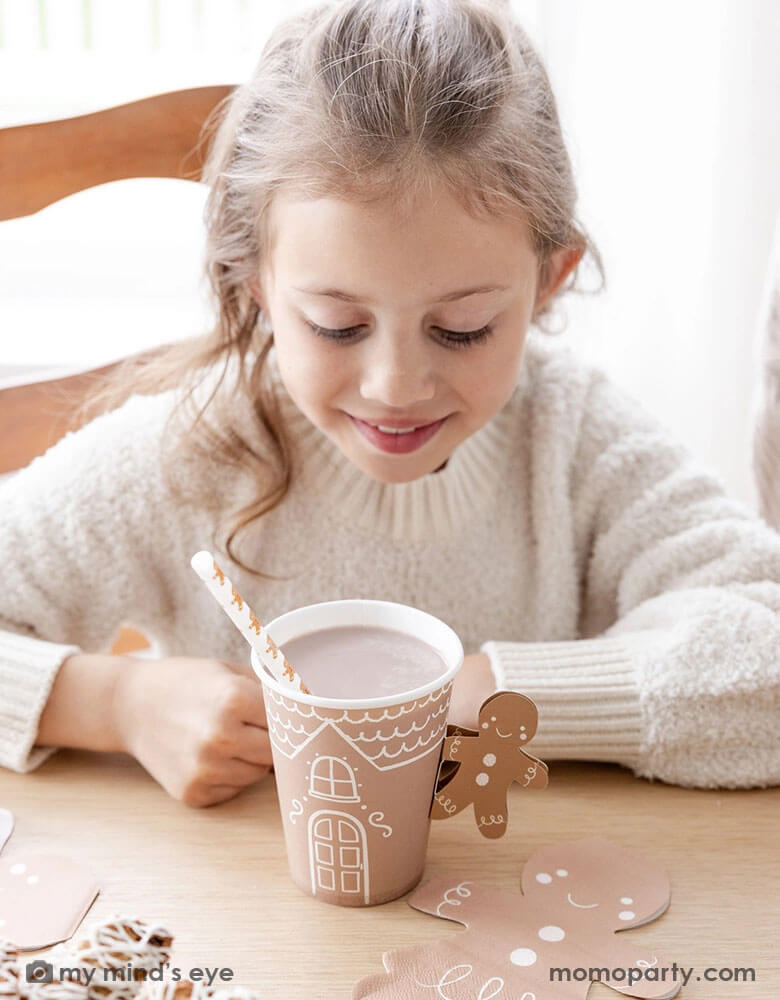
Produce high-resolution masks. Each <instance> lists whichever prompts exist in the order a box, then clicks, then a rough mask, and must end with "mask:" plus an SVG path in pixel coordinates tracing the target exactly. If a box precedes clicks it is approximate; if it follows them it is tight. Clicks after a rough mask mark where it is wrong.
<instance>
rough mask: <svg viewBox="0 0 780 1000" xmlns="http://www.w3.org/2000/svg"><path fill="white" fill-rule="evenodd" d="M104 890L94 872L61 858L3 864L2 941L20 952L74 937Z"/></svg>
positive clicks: (17, 859)
mask: <svg viewBox="0 0 780 1000" xmlns="http://www.w3.org/2000/svg"><path fill="white" fill-rule="evenodd" d="M99 891H100V887H99V886H98V884H97V882H96V881H95V879H94V878H93V876H92V874H91V872H90V871H89V870H88V869H87V868H86V867H85V866H84V865H82V864H79V862H77V861H74V860H73V859H72V858H65V857H61V856H60V855H57V854H33V855H16V857H12V858H8V859H5V858H3V859H0V937H3V938H6V939H7V940H8V941H12V942H13V943H14V944H15V945H16V947H17V948H19V950H20V951H24V950H28V951H29V950H37V949H39V948H48V947H49V945H52V944H56V943H57V942H58V941H64V940H65V939H67V938H69V937H71V936H72V934H73V933H74V931H75V930H76V928H77V927H78V926H79V924H80V923H81V921H82V920H83V918H84V915H85V914H86V912H87V911H88V910H89V908H90V906H91V905H92V903H93V902H94V900H95V898H96V896H97V894H98V892H99Z"/></svg>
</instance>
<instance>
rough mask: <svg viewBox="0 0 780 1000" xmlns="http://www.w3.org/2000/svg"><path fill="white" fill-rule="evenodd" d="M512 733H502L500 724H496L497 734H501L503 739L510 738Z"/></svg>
mask: <svg viewBox="0 0 780 1000" xmlns="http://www.w3.org/2000/svg"><path fill="white" fill-rule="evenodd" d="M511 735H512V734H511V733H502V732H501V730H500V729H499V728H498V726H496V736H500V737H501V739H502V740H508V739H509V737H510V736H511Z"/></svg>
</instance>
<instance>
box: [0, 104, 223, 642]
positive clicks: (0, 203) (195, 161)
mask: <svg viewBox="0 0 780 1000" xmlns="http://www.w3.org/2000/svg"><path fill="white" fill-rule="evenodd" d="M232 90H233V87H232V86H220V87H196V88H193V89H190V90H179V91H173V92H171V93H166V94H158V95H156V96H154V97H149V98H146V99H144V100H140V101H134V102H132V103H130V104H123V105H120V106H118V107H113V108H108V109H106V110H103V111H97V112H94V113H92V114H87V115H80V116H78V117H76V118H65V119H61V120H59V121H50V122H40V123H36V124H31V125H19V126H15V127H13V128H6V129H0V221H3V220H6V219H14V218H19V217H22V216H25V215H31V214H32V213H33V212H37V211H39V210H40V209H42V208H45V207H46V206H47V205H50V204H52V203H53V202H55V201H59V200H60V199H61V198H65V197H67V196H68V195H71V194H75V193H76V192H78V191H83V190H86V189H87V188H90V187H95V186H97V185H98V184H106V183H108V182H109V181H116V180H124V179H126V178H132V177H172V178H179V179H182V180H192V181H200V179H201V175H202V170H203V164H204V161H205V154H206V152H207V150H208V143H209V141H210V139H211V137H212V135H211V133H210V132H209V130H208V129H205V130H204V126H205V125H206V124H207V123H208V120H209V116H210V115H211V113H212V111H213V110H214V109H215V108H216V106H217V105H218V104H219V102H220V101H222V100H223V99H224V98H225V97H227V96H228V94H230V93H231V91H232ZM114 367H115V365H104V366H102V367H100V368H95V369H90V370H88V371H83V372H78V373H76V374H72V375H68V376H65V377H60V378H49V379H40V380H37V381H36V380H32V379H31V380H30V381H24V382H22V383H21V384H18V380H16V381H17V384H13V385H12V386H10V387H7V388H0V475H3V474H5V473H10V472H13V471H15V470H17V469H20V468H22V467H23V466H25V465H27V464H28V463H29V462H30V461H32V459H33V458H35V457H36V456H37V455H42V454H43V453H44V452H45V451H46V450H47V449H48V448H50V447H51V445H53V444H54V443H55V442H56V441H58V440H59V438H60V437H62V436H63V435H64V434H65V433H66V432H67V431H68V430H74V429H76V427H77V423H76V422H75V420H74V419H73V414H74V413H75V412H76V410H77V408H78V406H79V405H80V404H81V402H82V401H83V399H84V397H85V394H86V393H87V391H88V389H89V386H90V384H91V383H92V381H93V379H94V376H95V375H96V374H100V373H103V372H106V371H109V370H111V369H112V368H114ZM146 647H148V643H147V641H146V639H145V638H144V637H143V636H142V635H140V634H139V633H138V632H134V631H133V630H131V629H121V630H120V631H119V634H118V636H117V638H116V641H115V642H114V645H113V646H112V652H114V653H122V652H133V651H136V650H139V649H143V648H146Z"/></svg>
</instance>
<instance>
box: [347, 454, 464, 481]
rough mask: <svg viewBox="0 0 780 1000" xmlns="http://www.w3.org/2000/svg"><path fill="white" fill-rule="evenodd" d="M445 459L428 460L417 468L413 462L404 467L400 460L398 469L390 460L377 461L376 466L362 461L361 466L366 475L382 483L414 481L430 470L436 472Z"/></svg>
mask: <svg viewBox="0 0 780 1000" xmlns="http://www.w3.org/2000/svg"><path fill="white" fill-rule="evenodd" d="M445 461H446V459H441V461H436V462H426V463H425V464H423V465H418V466H417V467H416V468H415V467H414V466H413V464H412V463H411V462H409V463H407V464H406V465H404V466H403V467H402V465H401V463H400V462H399V464H398V468H397V469H393V468H392V465H391V463H389V462H385V463H380V462H377V465H376V467H374V466H368V465H366V464H363V463H361V464H360V468H361V469H362V470H363V472H365V473H366V475H368V476H370V477H371V478H372V479H376V480H377V482H380V483H413V482H414V481H415V479H422V477H423V476H427V475H428V473H429V472H435V471H436V469H438V468H439V466H441V465H443V464H444V462H445Z"/></svg>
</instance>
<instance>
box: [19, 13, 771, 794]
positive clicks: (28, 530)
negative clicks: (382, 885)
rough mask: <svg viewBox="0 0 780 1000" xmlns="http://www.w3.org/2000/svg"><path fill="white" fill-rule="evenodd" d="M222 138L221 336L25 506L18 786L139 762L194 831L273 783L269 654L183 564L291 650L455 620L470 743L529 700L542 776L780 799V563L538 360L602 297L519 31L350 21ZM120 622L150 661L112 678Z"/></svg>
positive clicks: (266, 63) (595, 380) (282, 57)
mask: <svg viewBox="0 0 780 1000" xmlns="http://www.w3.org/2000/svg"><path fill="white" fill-rule="evenodd" d="M224 111H225V113H224V115H223V116H222V118H221V122H220V125H219V130H218V132H217V135H216V139H215V142H214V144H213V146H212V149H211V153H210V161H209V168H208V175H207V176H208V179H209V181H210V183H211V193H210V198H209V202H208V209H207V221H208V229H209V236H208V274H209V277H210V280H211V284H212V287H213V290H214V292H215V295H216V300H217V303H218V309H219V318H218V322H217V324H216V327H215V329H214V331H213V332H212V333H211V334H210V335H208V336H206V337H204V338H202V339H198V340H196V341H193V342H190V343H187V344H184V345H178V346H174V347H169V348H167V349H166V350H165V351H164V352H163V353H162V355H161V356H160V357H159V358H158V359H157V361H156V362H154V363H152V364H150V365H147V366H146V367H145V368H144V369H143V370H142V371H141V372H137V373H133V372H127V371H125V372H124V373H123V374H122V376H121V378H122V379H123V381H122V385H121V386H119V387H117V388H115V389H114V390H112V391H113V396H112V397H111V398H110V400H108V402H109V403H110V404H116V402H117V399H118V395H117V394H118V393H120V392H122V391H123V392H124V395H125V396H126V397H129V398H126V399H125V401H124V402H123V404H122V405H121V406H120V407H119V408H118V409H114V410H113V411H111V412H107V413H105V414H103V415H101V416H99V417H98V418H97V419H95V420H94V421H93V422H92V423H90V424H88V425H87V426H86V427H84V428H83V429H82V430H81V431H80V432H78V433H76V434H71V435H69V436H68V437H66V438H65V439H64V440H62V441H61V442H60V443H59V444H57V445H56V446H55V447H54V448H52V449H50V451H49V452H48V453H47V454H46V455H45V456H43V457H41V458H39V459H37V460H36V461H35V462H33V463H32V465H30V466H29V467H28V468H27V469H25V470H24V471H22V472H21V473H19V474H18V475H17V476H15V477H14V478H12V479H11V480H10V481H8V482H7V483H6V484H5V485H4V487H3V489H2V494H1V495H0V501H1V502H0V510H1V511H2V514H1V517H2V521H1V522H0V565H2V567H3V587H2V593H1V595H0V620H1V621H2V626H3V628H4V631H3V632H2V634H1V635H0V713H1V716H0V718H1V720H2V726H0V763H2V764H3V765H4V766H5V767H8V768H12V769H14V770H17V771H29V770H31V769H33V768H35V767H37V766H38V765H39V764H40V763H41V762H42V761H43V760H45V759H46V758H47V757H48V756H49V755H51V754H52V753H54V752H55V750H56V748H57V747H62V746H71V747H87V748H91V749H94V750H100V751H118V750H119V751H126V752H128V753H130V754H132V755H134V756H135V757H136V758H137V759H138V760H139V761H140V762H141V764H142V765H143V766H144V767H145V768H146V769H147V770H148V771H149V772H150V774H152V775H153V776H154V778H156V779H157V781H159V782H160V784H162V785H163V787H164V788H165V789H167V791H168V792H169V793H170V794H171V795H173V796H176V797H178V798H180V799H182V800H183V801H184V802H186V803H189V804H192V805H209V804H211V803H215V802H219V801H222V800H224V799H227V798H230V797H231V796H234V795H235V794H237V792H239V791H240V790H241V789H242V788H243V787H245V786H247V785H250V784H252V783H254V782H256V781H258V780H259V779H261V778H262V777H263V776H264V775H265V774H266V772H267V770H268V768H269V764H270V759H271V758H270V747H269V741H268V734H267V730H266V726H265V723H266V719H265V714H264V709H263V703H262V696H261V691H260V687H259V684H258V683H257V682H256V680H255V679H253V675H252V672H251V671H250V670H249V669H248V667H247V666H246V663H247V650H246V648H245V643H244V640H243V639H242V638H241V636H240V635H239V633H238V632H237V631H236V630H235V629H234V628H232V627H230V626H229V625H228V624H227V623H226V622H225V620H224V616H223V614H222V612H221V610H220V609H219V608H218V607H217V606H216V605H215V603H214V601H213V600H212V598H211V596H210V595H209V594H208V593H207V592H206V590H205V588H203V587H202V586H201V585H200V584H199V583H198V581H197V580H196V579H195V577H194V575H193V573H192V571H191V569H190V566H189V559H190V556H191V555H192V554H193V552H195V551H196V550H198V549H200V548H203V547H204V546H211V547H212V549H213V551H214V552H215V554H216V555H217V558H218V560H220V561H222V562H223V564H224V567H225V569H226V571H227V572H228V573H229V575H230V576H231V577H232V578H233V580H234V582H235V583H236V586H237V587H238V589H239V590H240V591H241V592H242V593H244V594H245V595H246V596H247V599H248V600H249V601H250V603H251V604H252V605H253V607H255V608H256V609H257V610H258V612H259V613H260V615H261V617H262V619H263V620H265V621H268V620H270V619H272V618H273V617H275V616H276V615H278V614H280V613H281V612H283V611H286V610H288V609H290V608H292V607H296V606H299V605H303V604H309V603H314V602H317V601H322V600H330V599H338V598H342V597H354V596H361V597H367V598H380V599H386V600H393V601H399V602H402V603H406V604H412V605H416V606H418V607H421V608H423V609H424V610H426V611H429V612H431V613H433V614H435V615H438V616H439V617H441V618H442V619H443V620H444V621H446V622H448V623H449V624H450V625H451V626H452V627H453V628H455V630H456V631H457V632H458V633H459V635H460V637H461V639H462V641H463V644H464V648H465V651H466V653H467V656H466V661H465V664H464V667H463V670H462V672H461V674H460V675H459V677H458V681H457V684H456V688H455V693H454V700H453V706H452V720H453V721H455V722H458V723H461V724H464V725H473V723H474V721H475V718H476V712H477V709H478V707H479V705H480V703H481V702H482V700H483V699H484V698H485V697H486V696H487V695H488V694H489V693H490V692H492V691H493V690H495V689H496V687H505V688H512V689H516V690H518V691H521V692H524V693H525V694H527V695H529V696H530V697H532V698H533V699H534V700H535V702H536V703H537V705H538V707H539V714H540V725H539V730H538V735H537V737H536V739H535V742H534V749H535V751H536V752H537V753H538V754H539V755H540V756H541V757H542V758H544V759H546V760H554V759H559V758H579V759H583V760H595V761H613V762H618V763H620V764H623V765H625V766H627V767H630V768H632V769H633V770H634V772H635V773H636V774H638V775H641V776H644V777H649V778H660V779H663V780H665V781H669V782H676V783H679V784H683V785H693V786H708V787H712V786H729V787H736V786H751V785H765V784H768V783H772V782H776V781H778V780H779V779H780V742H779V741H778V739H777V732H776V730H777V722H778V710H779V709H780V662H779V661H780V657H779V656H778V650H779V649H780V539H779V538H778V536H777V535H776V534H775V533H774V532H773V531H771V530H770V529H769V528H768V527H767V526H766V525H765V524H764V523H763V522H762V521H761V520H759V519H758V518H757V517H756V516H755V515H754V514H753V513H752V512H751V511H750V510H749V509H747V508H746V507H745V506H743V505H741V504H738V503H735V502H733V501H731V500H729V499H727V498H726V497H725V496H724V495H723V492H722V490H721V487H720V485H719V483H718V481H717V480H716V479H715V478H714V477H713V476H711V475H709V474H708V473H706V472H705V471H702V470H701V469H700V468H698V467H697V466H696V465H695V464H694V463H693V462H692V461H691V459H690V458H689V457H688V456H687V455H686V453H685V452H684V451H683V449H682V448H681V447H679V446H678V445H677V444H675V443H674V442H672V441H670V440H669V439H668V437H667V435H666V434H665V432H664V431H663V430H662V429H661V428H660V427H659V426H658V425H657V424H656V423H655V422H654V421H653V420H652V419H651V418H650V417H649V416H647V415H646V414H645V413H644V412H643V411H641V410H640V409H639V408H638V406H637V405H636V404H635V403H634V402H632V401H631V400H629V399H628V398H626V397H625V396H624V395H623V394H621V393H620V392H619V391H618V390H617V389H615V388H614V387H613V386H611V385H610V384H609V383H608V382H607V380H606V379H605V377H604V376H603V375H602V374H601V373H600V372H598V371H596V370H592V369H590V368H587V367H585V366H583V365H581V364H580V363H578V362H576V361H575V360H574V359H573V358H572V357H570V356H569V355H568V354H567V353H565V352H562V351H560V350H552V349H551V348H550V347H549V346H547V344H546V343H545V338H544V336H543V334H544V331H545V330H546V328H547V327H546V318H548V317H549V314H550V311H551V307H552V305H553V303H554V302H555V301H556V300H557V299H559V298H560V297H561V296H562V295H563V294H564V292H565V291H566V290H567V289H568V288H570V287H571V286H572V284H573V283H574V281H575V280H576V276H577V274H578V272H579V267H580V264H581V262H582V260H583V257H584V256H585V255H586V254H589V255H590V256H591V257H592V258H593V260H594V261H595V263H596V265H597V267H598V269H599V270H600V271H601V272H602V277H603V270H602V269H601V261H600V258H599V255H598V251H597V250H596V248H595V246H594V245H593V244H592V243H591V241H590V239H589V238H588V236H587V235H586V234H585V232H584V231H583V230H582V228H581V227H580V226H579V225H578V223H577V221H576V220H575V218H574V208H575V202H576V191H575V185H574V182H573V179H572V176H571V167H570V162H569V158H568V156H567V153H566V149H565V147H564V143H563V139H562V136H561V130H560V125H559V121H558V116H557V110H556V105H555V101H554V98H553V95H552V93H551V91H550V85H549V81H548V77H547V75H546V73H545V70H544V68H543V66H542V64H541V62H540V60H539V58H538V56H537V54H536V53H535V52H534V50H533V48H532V47H531V45H530V44H529V41H528V39H527V37H526V35H525V34H524V33H523V31H522V30H521V28H520V27H519V26H518V25H517V24H516V23H514V21H513V19H512V16H511V14H510V12H509V10H508V8H507V7H505V6H502V5H501V4H500V2H499V0H492V2H491V0H383V2H379V3H378V2H376V0H340V2H336V3H327V4H321V5H319V6H317V7H315V8H313V9H311V10H310V11H308V12H306V13H304V14H301V15H297V16H296V17H294V18H292V19H290V20H288V21H287V22H286V23H284V24H282V25H280V26H279V27H278V28H277V29H276V31H275V32H274V33H273V35H272V36H271V38H270V40H269V41H268V43H267V44H266V46H265V49H264V51H263V53H262V58H261V60H260V63H259V66H258V68H257V71H256V73H255V75H254V77H253V78H252V79H251V81H250V82H249V83H248V84H247V85H246V86H244V87H241V88H239V90H237V91H236V93H235V95H234V96H233V97H232V98H231V99H230V101H229V104H228V106H227V107H226V108H225V109H224ZM532 328H535V329H532ZM539 331H541V332H539ZM130 375H132V376H133V380H132V381H131V382H129V383H128V378H129V376H130ZM128 384H129V385H130V389H129V390H128V388H127V386H128ZM123 387H124V388H123ZM130 392H132V393H133V394H132V395H130ZM103 402H106V399H104V400H103ZM413 428H414V429H413ZM122 622H124V623H127V624H130V625H132V626H134V627H135V628H138V629H140V630H141V631H143V632H144V633H145V634H146V635H147V636H148V637H149V638H150V639H151V640H152V642H153V644H154V649H155V652H156V654H157V656H158V658H157V659H153V660H150V659H138V658H132V657H112V656H107V655H105V653H104V652H101V650H105V649H107V648H109V644H110V641H111V638H112V636H113V634H114V633H115V630H116V628H117V626H118V625H119V624H120V623H122Z"/></svg>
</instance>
